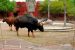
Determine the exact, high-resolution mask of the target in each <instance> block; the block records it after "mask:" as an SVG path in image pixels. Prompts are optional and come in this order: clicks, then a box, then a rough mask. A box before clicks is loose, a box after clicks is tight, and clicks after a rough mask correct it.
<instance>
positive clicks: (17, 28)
mask: <svg viewBox="0 0 75 50" xmlns="http://www.w3.org/2000/svg"><path fill="white" fill-rule="evenodd" d="M18 30H19V27H16V32H17V36H19V34H18Z"/></svg>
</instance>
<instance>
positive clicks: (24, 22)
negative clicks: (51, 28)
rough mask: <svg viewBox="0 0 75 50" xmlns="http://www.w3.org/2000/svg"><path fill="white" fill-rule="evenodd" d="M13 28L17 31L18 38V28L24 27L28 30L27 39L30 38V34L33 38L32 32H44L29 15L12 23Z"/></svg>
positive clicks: (41, 26) (40, 25)
mask: <svg viewBox="0 0 75 50" xmlns="http://www.w3.org/2000/svg"><path fill="white" fill-rule="evenodd" d="M14 26H15V28H16V31H17V36H18V30H19V28H24V27H26V28H27V29H28V37H30V35H29V33H30V31H31V32H32V36H33V37H35V36H34V33H33V30H37V29H39V30H40V31H42V32H43V31H44V28H43V25H42V24H40V23H38V20H37V19H36V18H34V17H32V16H30V15H24V16H21V17H17V18H16V19H15V22H14Z"/></svg>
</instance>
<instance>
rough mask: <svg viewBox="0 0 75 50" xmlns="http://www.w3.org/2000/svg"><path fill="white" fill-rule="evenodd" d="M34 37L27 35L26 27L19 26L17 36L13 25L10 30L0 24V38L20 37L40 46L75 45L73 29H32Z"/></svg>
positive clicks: (5, 25)
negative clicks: (42, 30) (40, 30)
mask: <svg viewBox="0 0 75 50" xmlns="http://www.w3.org/2000/svg"><path fill="white" fill-rule="evenodd" d="M34 34H35V38H33V37H32V34H31V37H28V36H27V29H26V28H22V29H21V28H20V29H19V36H18V37H17V33H16V31H15V29H14V27H13V31H10V29H9V27H8V25H7V24H1V29H0V40H2V39H3V40H8V39H12V38H18V39H22V40H24V41H27V42H31V43H33V44H36V45H40V46H43V47H44V46H47V47H49V46H52V45H61V44H71V45H72V46H74V45H75V39H74V34H75V31H62V32H61V31H60V32H58V31H54V32H53V31H48V32H47V31H46V32H39V31H34Z"/></svg>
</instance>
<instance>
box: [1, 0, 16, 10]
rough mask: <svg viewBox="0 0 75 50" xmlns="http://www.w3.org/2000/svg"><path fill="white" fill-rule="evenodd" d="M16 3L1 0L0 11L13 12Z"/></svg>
mask: <svg viewBox="0 0 75 50" xmlns="http://www.w3.org/2000/svg"><path fill="white" fill-rule="evenodd" d="M15 5H16V4H15V1H13V2H10V1H9V0H0V11H13V10H14V7H15Z"/></svg>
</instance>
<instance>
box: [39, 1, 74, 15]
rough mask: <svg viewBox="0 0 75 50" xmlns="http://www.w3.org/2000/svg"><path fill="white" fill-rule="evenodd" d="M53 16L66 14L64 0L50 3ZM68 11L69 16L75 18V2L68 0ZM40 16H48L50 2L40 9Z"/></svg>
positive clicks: (43, 4) (45, 2) (46, 2)
mask: <svg viewBox="0 0 75 50" xmlns="http://www.w3.org/2000/svg"><path fill="white" fill-rule="evenodd" d="M49 5H50V6H49V7H50V10H49V11H50V13H51V14H64V0H59V1H50V2H49ZM66 10H67V15H68V16H75V0H66ZM39 12H40V14H47V12H48V0H45V1H44V2H43V3H42V4H40V7H39Z"/></svg>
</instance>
